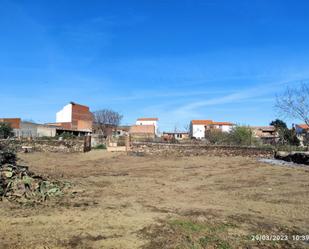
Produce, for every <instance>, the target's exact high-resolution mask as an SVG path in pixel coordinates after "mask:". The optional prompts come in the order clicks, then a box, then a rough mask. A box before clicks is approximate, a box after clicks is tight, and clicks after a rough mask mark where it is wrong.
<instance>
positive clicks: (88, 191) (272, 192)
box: [0, 151, 309, 249]
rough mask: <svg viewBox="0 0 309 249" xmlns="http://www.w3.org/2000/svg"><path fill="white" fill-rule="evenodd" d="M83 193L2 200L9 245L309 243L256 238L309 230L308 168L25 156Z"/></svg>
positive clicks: (0, 236) (96, 154)
mask: <svg viewBox="0 0 309 249" xmlns="http://www.w3.org/2000/svg"><path fill="white" fill-rule="evenodd" d="M20 157H21V159H22V162H23V163H24V164H28V165H30V169H31V170H33V171H35V172H38V173H43V174H47V175H49V176H51V177H53V178H57V179H65V180H68V181H70V182H72V183H73V184H74V186H75V187H74V188H75V190H76V194H75V195H73V196H66V197H63V198H61V199H56V200H53V201H49V202H47V203H46V204H44V205H41V206H36V207H20V206H16V205H14V204H11V203H7V202H3V203H0V207H1V208H0V218H1V223H0V240H1V243H0V248H119V249H120V248H121V249H123V248H128V249H129V248H254V246H255V248H293V247H294V248H306V246H308V244H302V243H297V242H295V241H292V240H289V241H287V242H267V241H264V242H261V243H260V242H252V241H251V240H250V236H251V235H254V234H288V235H292V234H309V216H308V213H309V188H308V187H309V170H308V169H304V168H285V167H280V166H270V165H266V164H263V163H259V162H257V161H256V160H254V159H249V158H243V157H207V156H200V157H183V158H177V157H173V158H154V157H134V156H127V155H125V154H112V153H108V152H105V151H92V152H90V153H87V154H44V153H32V154H22V155H20Z"/></svg>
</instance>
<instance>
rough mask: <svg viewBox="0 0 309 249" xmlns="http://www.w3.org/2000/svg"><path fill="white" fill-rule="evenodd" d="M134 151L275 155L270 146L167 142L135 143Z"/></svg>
mask: <svg viewBox="0 0 309 249" xmlns="http://www.w3.org/2000/svg"><path fill="white" fill-rule="evenodd" d="M132 151H133V152H136V153H144V154H148V155H163V156H170V155H176V156H200V155H212V156H245V157H262V158H269V157H273V155H274V151H273V150H272V149H270V148H257V147H242V146H212V145H202V144H166V143H145V142H144V143H133V144H132Z"/></svg>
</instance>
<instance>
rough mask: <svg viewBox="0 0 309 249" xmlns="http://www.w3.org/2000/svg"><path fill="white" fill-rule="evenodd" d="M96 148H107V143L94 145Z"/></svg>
mask: <svg viewBox="0 0 309 249" xmlns="http://www.w3.org/2000/svg"><path fill="white" fill-rule="evenodd" d="M94 149H95V150H106V145H105V144H98V145H96V146H95V147H94Z"/></svg>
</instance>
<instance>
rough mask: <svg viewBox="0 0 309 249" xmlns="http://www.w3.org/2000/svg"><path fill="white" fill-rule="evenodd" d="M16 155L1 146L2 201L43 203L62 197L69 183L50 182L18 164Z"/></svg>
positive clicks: (0, 179) (0, 185)
mask: <svg viewBox="0 0 309 249" xmlns="http://www.w3.org/2000/svg"><path fill="white" fill-rule="evenodd" d="M16 161H17V160H16V154H15V153H14V151H12V150H11V149H10V148H8V146H5V145H1V144H0V200H3V199H4V198H5V199H7V200H10V201H17V202H22V203H23V202H43V201H45V200H46V199H48V198H49V197H53V196H61V195H62V194H63V190H64V189H65V188H66V187H68V184H67V183H62V182H58V181H49V180H48V179H46V178H44V177H43V176H40V175H36V174H34V173H33V172H31V171H29V169H28V167H26V166H20V165H17V163H16Z"/></svg>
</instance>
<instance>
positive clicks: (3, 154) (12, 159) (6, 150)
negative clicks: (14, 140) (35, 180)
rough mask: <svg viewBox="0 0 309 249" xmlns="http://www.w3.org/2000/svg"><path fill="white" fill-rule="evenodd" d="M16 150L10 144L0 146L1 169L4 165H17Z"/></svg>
mask: <svg viewBox="0 0 309 249" xmlns="http://www.w3.org/2000/svg"><path fill="white" fill-rule="evenodd" d="M16 160H17V158H16V153H15V150H14V149H13V148H12V147H11V146H9V145H8V144H0V167H1V166H2V165H3V164H13V165H15V164H16Z"/></svg>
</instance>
